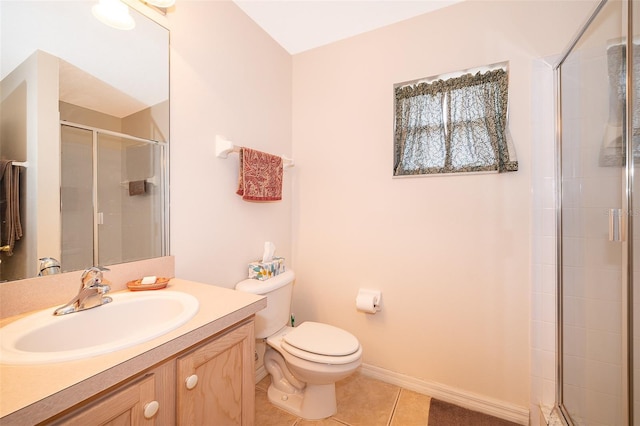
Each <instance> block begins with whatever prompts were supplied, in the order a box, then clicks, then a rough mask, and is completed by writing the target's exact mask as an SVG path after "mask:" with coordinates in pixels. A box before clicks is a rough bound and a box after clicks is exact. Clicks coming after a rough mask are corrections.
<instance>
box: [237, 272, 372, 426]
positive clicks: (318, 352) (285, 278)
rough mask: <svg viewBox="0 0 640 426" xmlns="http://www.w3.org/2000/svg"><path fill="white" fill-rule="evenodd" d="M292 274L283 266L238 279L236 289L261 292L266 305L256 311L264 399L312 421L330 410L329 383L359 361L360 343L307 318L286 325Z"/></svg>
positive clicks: (332, 399) (333, 402) (331, 388)
mask: <svg viewBox="0 0 640 426" xmlns="http://www.w3.org/2000/svg"><path fill="white" fill-rule="evenodd" d="M293 279H294V274H293V271H287V272H285V273H284V274H280V275H278V276H276V277H274V278H271V279H269V280H266V281H258V280H244V281H241V282H240V283H238V284H237V285H236V290H239V291H245V292H249V293H254V294H264V295H266V296H267V308H265V309H264V310H262V311H260V312H258V313H257V314H256V338H258V339H263V340H265V341H266V343H267V347H266V351H265V355H264V366H265V369H266V370H267V372H268V373H269V374H270V375H271V385H269V389H268V392H267V394H268V397H269V401H270V402H271V403H272V404H274V405H276V406H278V407H280V408H282V409H284V410H286V411H288V412H290V413H292V414H294V415H296V416H298V417H302V418H304V419H307V420H318V419H323V418H326V417H330V416H332V415H334V414H335V413H336V411H337V404H336V393H335V383H336V382H337V381H338V380H341V379H344V378H346V377H348V376H349V375H351V374H352V373H353V372H355V371H356V369H357V368H358V367H359V366H360V364H361V363H362V347H361V346H360V343H359V342H358V339H357V338H356V337H355V336H353V335H352V334H351V333H349V332H347V331H346V330H342V329H340V328H338V327H334V326H331V325H329V324H323V323H319V322H312V321H307V322H303V323H302V324H300V325H299V326H297V327H289V326H288V325H287V322H288V319H289V307H290V303H291V293H292V284H293Z"/></svg>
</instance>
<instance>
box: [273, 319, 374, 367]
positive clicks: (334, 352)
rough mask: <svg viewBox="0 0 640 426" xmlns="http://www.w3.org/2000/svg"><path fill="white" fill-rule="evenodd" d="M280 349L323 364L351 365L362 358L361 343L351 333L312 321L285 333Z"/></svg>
mask: <svg viewBox="0 0 640 426" xmlns="http://www.w3.org/2000/svg"><path fill="white" fill-rule="evenodd" d="M280 347H281V348H282V349H283V350H285V351H287V352H288V353H290V354H291V355H293V356H296V357H298V358H301V359H304V360H307V361H311V362H318V363H322V364H348V363H350V362H354V361H356V360H358V359H359V358H360V357H361V356H362V348H361V347H360V342H358V339H357V338H356V337H355V336H353V335H352V334H351V333H349V332H348V331H345V330H342V329H341V328H337V327H334V326H331V325H329V324H322V323H317V322H312V321H307V322H304V323H302V324H300V325H299V326H298V327H296V328H294V329H292V330H291V331H289V332H288V333H285V334H284V335H283V336H282V340H281V342H280Z"/></svg>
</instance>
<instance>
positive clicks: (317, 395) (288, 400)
mask: <svg viewBox="0 0 640 426" xmlns="http://www.w3.org/2000/svg"><path fill="white" fill-rule="evenodd" d="M267 395H268V397H269V401H270V402H271V403H272V404H273V405H275V406H276V407H280V408H282V409H283V410H285V411H288V412H289V413H291V414H293V415H295V416H298V417H302V418H303V419H305V420H320V419H325V418H327V417H331V416H333V415H334V414H336V413H337V412H338V408H337V405H336V385H335V383H331V384H328V385H311V384H308V383H307V386H306V387H305V388H304V391H303V392H302V393H294V394H291V393H286V392H283V391H281V390H279V389H276V387H275V386H273V385H269V390H268V391H267Z"/></svg>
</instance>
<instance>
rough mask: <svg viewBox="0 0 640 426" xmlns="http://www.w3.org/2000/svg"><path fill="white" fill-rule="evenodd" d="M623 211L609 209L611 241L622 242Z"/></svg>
mask: <svg viewBox="0 0 640 426" xmlns="http://www.w3.org/2000/svg"><path fill="white" fill-rule="evenodd" d="M622 220H623V216H622V209H609V241H622Z"/></svg>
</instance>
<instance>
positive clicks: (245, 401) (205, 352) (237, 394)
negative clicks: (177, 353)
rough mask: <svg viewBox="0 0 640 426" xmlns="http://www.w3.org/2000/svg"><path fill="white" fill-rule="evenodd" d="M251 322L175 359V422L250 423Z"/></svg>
mask: <svg viewBox="0 0 640 426" xmlns="http://www.w3.org/2000/svg"><path fill="white" fill-rule="evenodd" d="M253 335H254V331H253V322H251V323H248V324H245V325H243V326H241V327H239V328H237V329H235V330H233V331H231V332H229V333H227V334H225V335H224V336H222V337H220V338H218V339H216V340H214V341H212V342H210V343H207V344H204V345H202V346H200V347H198V348H197V349H196V350H194V351H193V352H190V353H188V354H186V355H183V356H182V357H180V358H178V360H177V370H176V371H177V381H178V388H177V407H178V409H177V424H178V425H180V426H188V425H189V426H191V425H205V424H210V425H225V426H231V425H246V426H250V425H253V423H254V415H255V409H254V407H255V375H254V347H255V342H254V338H253Z"/></svg>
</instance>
